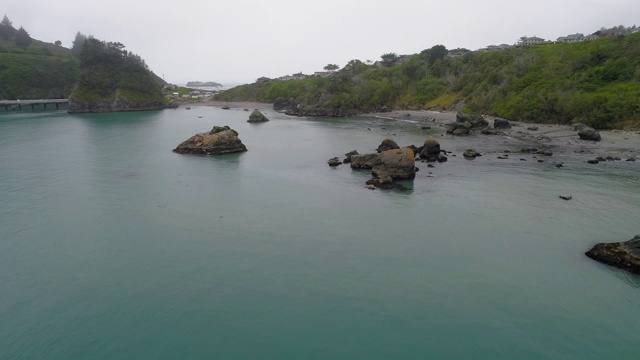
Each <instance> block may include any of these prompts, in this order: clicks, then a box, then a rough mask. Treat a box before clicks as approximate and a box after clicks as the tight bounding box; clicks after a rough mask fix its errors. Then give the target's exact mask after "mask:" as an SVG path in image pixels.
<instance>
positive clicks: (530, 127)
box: [527, 126, 538, 131]
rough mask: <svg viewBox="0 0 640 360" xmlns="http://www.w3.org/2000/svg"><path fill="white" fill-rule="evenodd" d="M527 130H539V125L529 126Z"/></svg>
mask: <svg viewBox="0 0 640 360" xmlns="http://www.w3.org/2000/svg"><path fill="white" fill-rule="evenodd" d="M527 130H529V131H538V127H537V126H529V127H528V128H527Z"/></svg>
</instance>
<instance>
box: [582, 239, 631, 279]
mask: <svg viewBox="0 0 640 360" xmlns="http://www.w3.org/2000/svg"><path fill="white" fill-rule="evenodd" d="M585 255H587V256H588V257H590V258H592V259H593V260H596V261H599V262H602V263H605V264H608V265H611V266H615V267H617V268H620V269H624V270H627V271H630V272H632V273H636V274H640V235H636V236H635V237H634V238H633V239H631V240H629V241H625V242H619V243H603V244H597V245H596V246H594V247H593V248H592V249H591V250H589V251H587V252H586V253H585Z"/></svg>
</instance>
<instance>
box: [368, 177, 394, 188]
mask: <svg viewBox="0 0 640 360" xmlns="http://www.w3.org/2000/svg"><path fill="white" fill-rule="evenodd" d="M366 184H367V185H368V186H373V187H374V188H380V189H387V190H388V189H393V187H394V186H396V183H395V182H394V181H393V178H391V176H383V177H375V178H373V179H369V180H367V183H366Z"/></svg>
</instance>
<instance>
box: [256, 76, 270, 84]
mask: <svg viewBox="0 0 640 360" xmlns="http://www.w3.org/2000/svg"><path fill="white" fill-rule="evenodd" d="M267 81H271V79H270V78H268V77H266V76H262V77H259V78H258V79H257V80H256V82H259V83H260V82H267Z"/></svg>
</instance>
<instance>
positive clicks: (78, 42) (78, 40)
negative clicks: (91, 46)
mask: <svg viewBox="0 0 640 360" xmlns="http://www.w3.org/2000/svg"><path fill="white" fill-rule="evenodd" d="M86 41H87V36H86V35H84V34H83V33H81V32H80V31H78V32H77V33H76V37H75V39H73V42H72V43H71V53H72V54H73V55H75V56H77V57H80V54H81V53H82V45H84V43H85V42H86Z"/></svg>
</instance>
